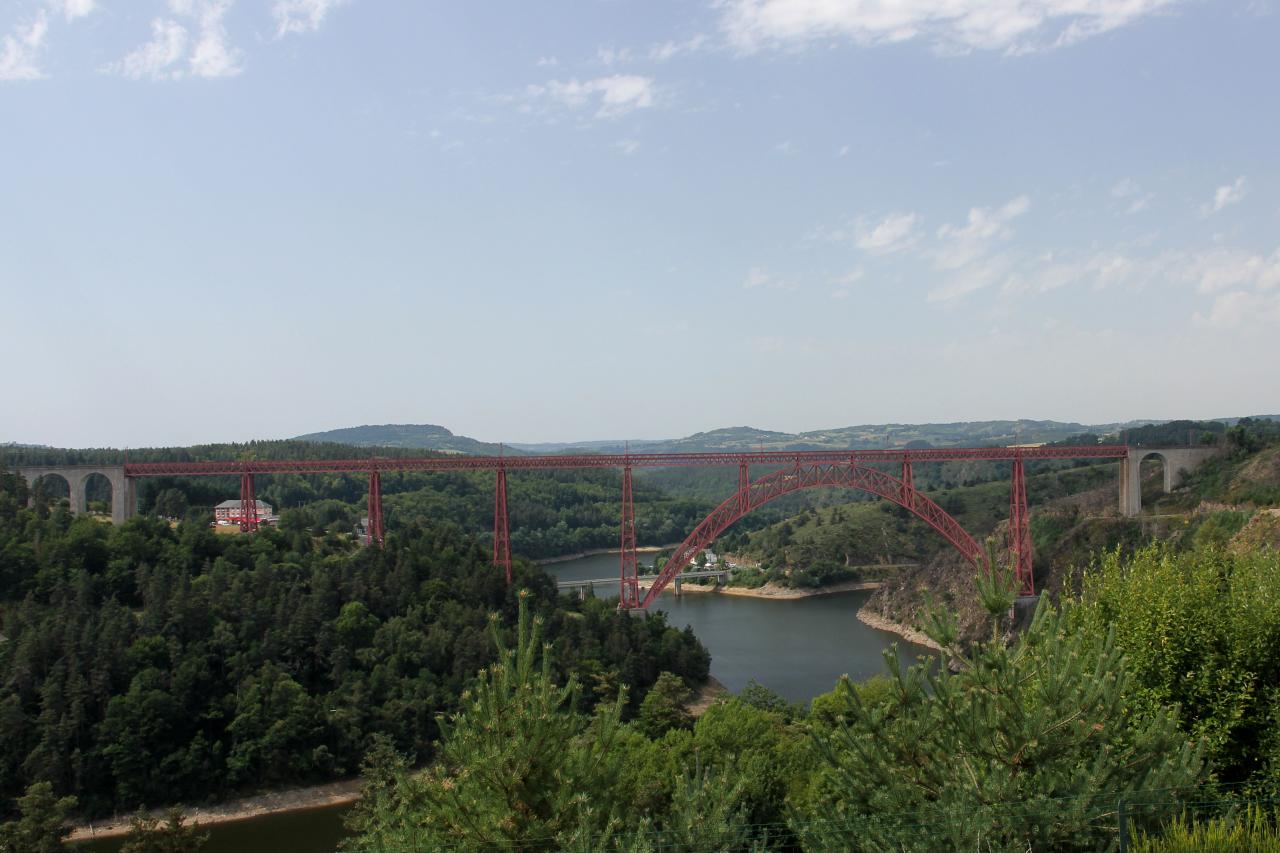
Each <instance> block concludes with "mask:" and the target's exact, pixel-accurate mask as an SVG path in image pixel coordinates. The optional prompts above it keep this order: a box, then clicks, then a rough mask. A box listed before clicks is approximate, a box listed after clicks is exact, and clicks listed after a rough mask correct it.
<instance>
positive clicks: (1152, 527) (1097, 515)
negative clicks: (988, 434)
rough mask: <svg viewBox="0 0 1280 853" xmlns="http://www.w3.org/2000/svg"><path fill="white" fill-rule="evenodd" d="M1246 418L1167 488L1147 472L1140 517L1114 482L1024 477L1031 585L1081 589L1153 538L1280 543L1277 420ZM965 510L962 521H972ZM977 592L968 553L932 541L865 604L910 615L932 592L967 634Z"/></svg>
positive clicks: (1002, 526)
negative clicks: (1102, 564) (928, 551)
mask: <svg viewBox="0 0 1280 853" xmlns="http://www.w3.org/2000/svg"><path fill="white" fill-rule="evenodd" d="M1266 420H1270V419H1266ZM1242 423H1243V424H1244V426H1236V427H1232V429H1231V430H1229V431H1228V433H1227V436H1228V438H1229V439H1230V441H1231V443H1230V444H1229V445H1228V446H1227V448H1226V450H1225V452H1224V454H1223V455H1222V456H1221V457H1218V458H1217V459H1213V460H1211V461H1210V462H1208V463H1207V464H1205V465H1204V466H1203V467H1202V468H1200V469H1199V470H1198V471H1196V472H1194V473H1193V474H1192V475H1191V476H1189V477H1187V478H1186V480H1185V481H1184V482H1183V483H1182V484H1181V485H1180V486H1179V487H1177V488H1175V489H1174V490H1173V492H1171V493H1169V494H1167V495H1166V494H1162V493H1160V488H1159V486H1160V477H1161V475H1160V472H1159V471H1158V470H1150V471H1148V472H1146V473H1145V474H1144V481H1145V482H1144V484H1143V491H1144V494H1145V495H1147V497H1146V499H1145V501H1144V507H1143V510H1144V512H1143V515H1142V516H1141V517H1139V518H1134V519H1129V518H1121V517H1120V516H1119V515H1118V514H1117V512H1116V491H1115V486H1114V484H1113V483H1112V482H1107V483H1104V484H1102V485H1099V486H1098V487H1097V488H1094V489H1086V490H1081V491H1075V492H1072V493H1071V494H1067V495H1063V496H1060V497H1056V498H1052V499H1049V500H1043V499H1042V500H1037V496H1036V487H1035V480H1034V479H1033V478H1029V480H1028V492H1029V496H1030V499H1031V513H1032V514H1031V537H1032V543H1033V545H1034V546H1035V569H1036V586H1037V589H1039V590H1041V591H1042V592H1043V593H1045V594H1048V595H1050V596H1053V597H1056V596H1057V595H1059V594H1060V593H1061V592H1062V591H1063V590H1075V589H1078V588H1079V585H1080V580H1081V577H1082V575H1083V574H1084V573H1085V572H1087V571H1089V569H1090V567H1091V566H1092V565H1093V563H1094V561H1095V560H1096V559H1097V555H1098V554H1100V553H1103V552H1105V551H1111V550H1115V549H1119V550H1120V551H1121V552H1123V553H1133V552H1134V551H1136V550H1137V549H1138V548H1139V547H1140V546H1142V545H1144V544H1146V543H1149V542H1162V543H1165V544H1167V546H1168V547H1170V548H1172V549H1174V550H1175V551H1184V550H1188V549H1192V548H1200V547H1218V548H1225V549H1228V550H1241V549H1243V550H1256V549H1257V548H1259V547H1271V548H1277V547H1280V516H1278V513H1280V510H1278V509H1276V507H1277V506H1278V505H1280V425H1277V424H1276V423H1274V421H1272V422H1270V423H1267V422H1266V421H1265V420H1261V419H1252V420H1244V421H1242ZM1099 467H1110V466H1099ZM1113 470H1114V469H1113ZM991 485H993V486H994V485H998V484H991ZM978 488H979V489H983V488H987V487H978ZM944 506H945V504H944ZM961 520H962V522H963V523H965V524H966V526H968V524H969V522H968V521H966V520H965V519H963V518H962V519H961ZM970 529H971V530H974V528H970ZM978 529H981V528H978ZM988 529H990V528H988ZM1006 530H1007V522H1006V521H1004V520H1003V517H1002V520H1001V521H1000V522H999V523H998V524H997V525H996V526H995V528H994V530H993V532H995V533H996V535H997V536H1003V534H1004V533H1005V531H1006ZM935 538H936V537H935ZM974 593H975V589H974V578H973V573H972V571H971V570H968V569H967V568H966V565H965V564H964V561H963V560H960V559H959V558H958V557H957V556H956V555H954V554H953V553H949V552H948V551H947V550H938V551H937V552H936V555H935V556H934V557H933V558H932V559H930V560H929V562H928V563H927V564H925V565H923V566H921V567H920V568H918V569H914V570H908V571H905V572H902V573H900V574H898V575H896V576H894V577H893V578H891V579H890V581H889V582H888V583H886V584H885V585H884V586H883V587H882V588H881V589H880V590H878V591H877V592H876V594H875V595H873V596H872V598H871V599H870V600H869V601H868V603H867V608H868V609H869V610H870V611H871V612H872V613H874V614H876V615H878V616H881V617H883V618H885V619H888V620H890V621H893V622H897V623H899V624H904V625H911V624H913V623H914V622H915V621H916V620H917V618H918V617H919V614H920V612H921V608H922V606H923V603H924V601H926V600H927V599H928V598H933V599H935V600H939V601H942V602H944V603H945V604H947V605H948V606H949V607H951V608H952V609H953V610H955V611H957V612H958V614H959V615H960V618H961V625H962V628H963V629H965V630H966V631H967V632H968V633H969V636H971V637H972V636H976V631H977V630H978V627H979V626H980V625H981V623H982V619H981V615H980V614H979V613H978V612H977V609H976V607H975V605H974V602H975V601H976V598H975V594H974Z"/></svg>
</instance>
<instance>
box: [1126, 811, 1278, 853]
mask: <svg viewBox="0 0 1280 853" xmlns="http://www.w3.org/2000/svg"><path fill="white" fill-rule="evenodd" d="M1129 850H1130V851H1132V853H1222V851H1227V850H1229V851H1231V853H1280V827H1277V825H1276V821H1275V820H1274V818H1273V817H1272V816H1269V815H1268V814H1267V813H1266V812H1265V811H1263V810H1262V809H1259V808H1257V807H1256V806H1250V807H1248V808H1246V809H1245V810H1244V811H1243V812H1242V813H1236V814H1228V815H1226V816H1225V817H1219V818H1211V819H1209V820H1207V821H1203V822H1199V821H1194V820H1192V819H1190V818H1188V817H1186V816H1185V815H1180V816H1178V817H1177V818H1175V819H1174V820H1173V821H1172V823H1171V824H1170V825H1169V826H1168V827H1167V828H1166V829H1165V830H1164V831H1163V832H1160V833H1157V834H1152V835H1145V834H1144V835H1141V836H1139V837H1138V838H1137V839H1135V840H1134V841H1133V843H1132V844H1130V846H1129Z"/></svg>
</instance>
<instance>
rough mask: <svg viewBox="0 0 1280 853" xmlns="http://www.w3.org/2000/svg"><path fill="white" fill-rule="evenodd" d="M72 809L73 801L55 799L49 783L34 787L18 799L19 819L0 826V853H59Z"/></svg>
mask: <svg viewBox="0 0 1280 853" xmlns="http://www.w3.org/2000/svg"><path fill="white" fill-rule="evenodd" d="M75 807H76V798H75V797H63V798H62V799H57V798H56V797H54V795H53V786H52V785H50V784H49V783H48V782H36V783H34V784H33V785H31V786H30V787H28V788H27V791H26V793H25V794H24V795H23V796H21V797H19V798H18V818H17V819H16V820H13V821H10V822H8V823H5V824H0V853H60V851H61V850H62V837H63V836H64V835H66V834H67V833H68V832H69V829H68V828H67V827H66V826H65V825H64V823H65V821H66V819H67V816H68V815H69V814H70V813H71V810H72V809H74V808H75Z"/></svg>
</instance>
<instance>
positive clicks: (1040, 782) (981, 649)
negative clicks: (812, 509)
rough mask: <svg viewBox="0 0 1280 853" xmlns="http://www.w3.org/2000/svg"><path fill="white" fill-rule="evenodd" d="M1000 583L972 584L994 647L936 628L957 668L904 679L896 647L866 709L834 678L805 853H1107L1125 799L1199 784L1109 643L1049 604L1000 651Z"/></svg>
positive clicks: (1169, 729)
mask: <svg viewBox="0 0 1280 853" xmlns="http://www.w3.org/2000/svg"><path fill="white" fill-rule="evenodd" d="M1002 574H1004V573H1003V572H1000V571H997V572H995V573H993V576H992V577H990V578H987V579H985V580H984V582H983V583H982V584H980V585H979V586H980V595H981V597H982V600H983V604H984V606H985V607H986V608H987V610H988V612H989V613H990V615H991V617H992V639H991V640H989V641H987V642H985V643H982V644H980V645H978V646H976V647H974V648H973V649H972V650H970V651H968V652H962V651H961V650H959V649H958V648H956V645H955V643H956V630H955V623H954V620H953V619H951V618H947V617H945V616H934V617H933V618H932V619H931V624H930V625H929V626H928V627H929V632H930V634H931V635H932V637H933V639H934V640H935V641H937V642H939V644H940V645H942V646H943V647H944V648H945V649H947V651H948V653H949V654H950V655H951V656H952V658H953V659H954V660H955V661H956V663H957V664H958V667H959V672H958V673H955V674H953V673H952V672H951V670H950V668H948V667H947V666H933V667H931V666H930V665H929V664H920V665H917V666H915V667H912V668H911V669H910V670H909V671H907V672H906V673H903V671H902V670H901V668H900V666H899V663H898V655H897V648H896V646H895V647H893V648H892V649H890V650H889V651H888V652H886V654H885V659H886V663H887V665H888V674H889V677H890V679H891V680H892V681H893V690H892V691H891V696H890V698H889V699H888V700H887V701H884V702H881V703H878V704H876V705H874V706H869V705H867V704H866V703H864V702H862V700H861V698H860V697H859V695H858V693H857V692H856V691H855V690H854V689H853V688H852V686H851V685H849V684H848V683H847V682H844V683H842V685H841V689H842V690H843V692H844V693H845V694H846V695H845V701H844V702H843V703H841V704H843V705H844V706H845V707H846V708H848V712H847V714H846V715H844V716H843V717H842V718H841V719H840V720H839V722H838V723H837V725H836V726H835V727H834V728H833V730H831V731H830V732H829V733H826V734H823V733H818V734H817V735H816V737H817V740H818V742H819V747H820V749H821V751H822V753H823V754H824V755H825V757H826V767H825V769H824V771H823V773H824V777H823V778H822V779H821V780H820V782H819V783H818V784H819V785H820V787H821V788H823V789H825V790H824V791H823V793H822V795H820V796H819V797H817V798H815V802H818V803H821V804H822V808H815V810H814V811H813V812H811V813H808V814H797V815H795V817H794V820H793V827H794V829H795V831H796V833H797V835H798V836H800V837H801V839H802V840H803V842H804V845H805V849H806V850H814V851H827V850H831V851H834V850H853V849H862V850H877V851H880V850H884V851H887V850H895V851H912V850H919V851H931V850H942V849H955V850H962V849H963V850H977V849H982V850H1009V851H1014V850H1016V851H1025V850H1028V849H1031V850H1095V849H1105V848H1106V847H1107V846H1108V845H1109V844H1114V843H1115V840H1116V836H1117V833H1116V826H1117V816H1116V807H1117V803H1118V802H1120V801H1121V800H1122V799H1124V798H1129V799H1133V798H1135V797H1139V796H1141V795H1142V793H1143V792H1147V791H1154V790H1162V791H1164V793H1163V794H1162V795H1161V797H1160V798H1161V799H1164V800H1170V799H1174V800H1176V799H1177V793H1176V791H1178V790H1183V791H1185V790H1188V789H1189V788H1190V787H1191V786H1193V785H1195V784H1196V783H1197V782H1198V780H1199V779H1200V776H1201V773H1202V771H1203V762H1202V760H1201V748H1200V746H1198V745H1192V744H1189V743H1188V742H1187V738H1186V737H1185V736H1184V735H1181V734H1180V733H1179V731H1178V729H1177V727H1176V725H1175V722H1174V719H1173V717H1172V715H1171V714H1170V713H1168V712H1167V711H1166V710H1164V709H1157V710H1154V711H1151V712H1134V711H1133V710H1132V709H1131V707H1130V706H1131V702H1130V701H1128V697H1131V696H1132V695H1133V691H1134V689H1135V686H1134V684H1133V680H1132V678H1131V675H1130V673H1129V671H1128V670H1127V669H1126V666H1125V663H1124V660H1123V658H1122V656H1121V654H1120V653H1119V651H1117V649H1116V648H1115V645H1114V643H1113V642H1112V641H1111V638H1109V637H1108V638H1107V639H1105V640H1104V641H1102V642H1099V641H1098V640H1097V638H1096V637H1094V636H1091V635H1086V634H1084V633H1082V632H1079V631H1075V632H1072V631H1070V630H1068V628H1067V625H1066V622H1067V620H1064V619H1063V618H1062V617H1061V615H1060V614H1059V613H1058V612H1056V611H1055V610H1054V609H1053V608H1052V607H1051V606H1049V605H1048V604H1047V603H1046V602H1045V601H1043V600H1042V601H1041V603H1040V606H1039V608H1038V609H1037V611H1036V614H1035V617H1034V619H1033V620H1032V624H1031V625H1030V627H1029V628H1028V629H1027V631H1026V632H1025V633H1024V635H1023V636H1022V637H1021V638H1020V639H1018V640H1017V641H1016V642H1014V643H1013V644H1011V645H1010V644H1007V643H1006V642H1005V640H1004V638H1003V637H1002V636H1001V620H1002V619H1003V617H1004V614H1005V613H1007V609H1008V606H1009V603H1010V602H1011V601H1012V594H1013V593H1012V586H1011V582H1010V579H1008V578H1007V577H1006V578H1001V577H1000V575H1002Z"/></svg>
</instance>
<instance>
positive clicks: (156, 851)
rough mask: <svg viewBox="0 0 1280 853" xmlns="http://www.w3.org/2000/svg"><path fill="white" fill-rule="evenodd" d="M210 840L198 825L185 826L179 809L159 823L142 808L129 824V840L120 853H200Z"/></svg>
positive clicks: (173, 810) (170, 811) (171, 810)
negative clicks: (198, 852)
mask: <svg viewBox="0 0 1280 853" xmlns="http://www.w3.org/2000/svg"><path fill="white" fill-rule="evenodd" d="M208 840H209V833H207V832H204V833H202V832H200V831H199V826H197V825H196V824H189V823H186V819H185V816H184V815H183V813H182V809H180V808H172V809H169V811H168V813H167V814H166V815H165V819H164V820H163V821H160V820H158V819H156V818H154V817H151V816H150V815H148V814H147V813H146V812H145V811H142V810H141V809H140V810H139V811H138V813H137V814H135V815H134V816H133V818H132V819H131V820H130V821H129V837H128V839H127V840H126V841H125V843H124V846H123V847H121V848H120V853H197V851H199V850H200V848H202V847H204V844H205V842H206V841H208Z"/></svg>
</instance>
